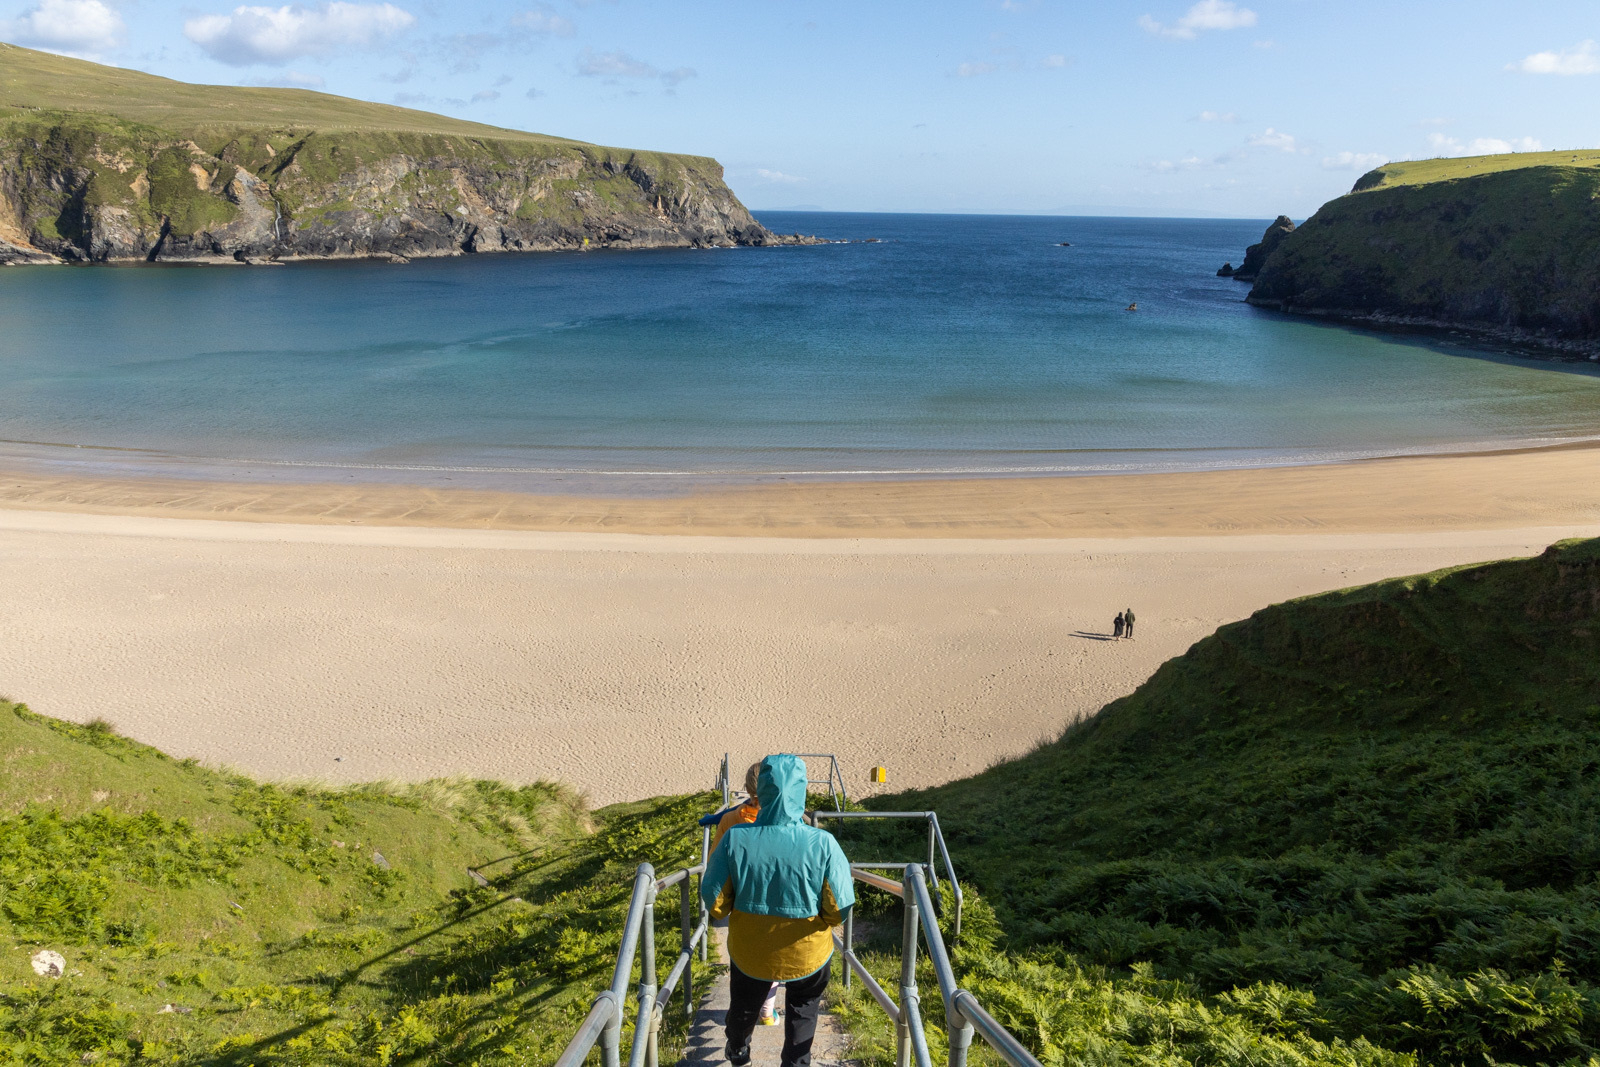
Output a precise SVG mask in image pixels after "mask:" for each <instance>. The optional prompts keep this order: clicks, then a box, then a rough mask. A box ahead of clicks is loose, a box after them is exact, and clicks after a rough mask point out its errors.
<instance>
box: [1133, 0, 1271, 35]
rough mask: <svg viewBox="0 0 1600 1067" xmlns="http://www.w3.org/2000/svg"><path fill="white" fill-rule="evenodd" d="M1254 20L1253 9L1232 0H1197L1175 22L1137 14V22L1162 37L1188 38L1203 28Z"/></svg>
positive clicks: (1237, 26)
mask: <svg viewBox="0 0 1600 1067" xmlns="http://www.w3.org/2000/svg"><path fill="white" fill-rule="evenodd" d="M1255 24H1256V13H1255V12H1254V11H1251V10H1250V9H1249V8H1247V7H1240V6H1239V5H1238V4H1235V3H1234V2H1233V0H1200V2H1199V3H1198V4H1195V5H1194V6H1193V7H1191V8H1190V9H1189V10H1188V11H1186V12H1184V14H1183V17H1182V18H1180V19H1178V21H1177V22H1174V23H1172V24H1171V25H1168V24H1167V23H1164V22H1157V21H1156V20H1155V19H1153V18H1151V17H1150V16H1149V15H1140V16H1139V25H1140V26H1141V27H1142V28H1143V29H1145V30H1147V31H1148V32H1150V33H1154V34H1156V35H1158V36H1161V37H1175V38H1177V39H1179V40H1182V41H1191V40H1193V39H1194V38H1195V37H1196V36H1197V35H1199V34H1200V32H1201V31H1203V30H1239V29H1244V28H1245V27H1246V26H1254V25H1255Z"/></svg>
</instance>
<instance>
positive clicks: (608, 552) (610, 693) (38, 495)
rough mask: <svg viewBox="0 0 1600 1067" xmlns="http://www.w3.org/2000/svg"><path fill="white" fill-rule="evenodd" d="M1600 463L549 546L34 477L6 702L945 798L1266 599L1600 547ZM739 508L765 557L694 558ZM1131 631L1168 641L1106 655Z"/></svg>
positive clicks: (584, 526) (1050, 489)
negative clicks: (1564, 541) (783, 761)
mask: <svg viewBox="0 0 1600 1067" xmlns="http://www.w3.org/2000/svg"><path fill="white" fill-rule="evenodd" d="M1597 459H1600V453H1596V452H1594V451H1593V450H1584V449H1568V450H1557V451H1546V452H1537V453H1522V454H1517V455H1503V454H1502V455H1493V456H1468V457H1450V458H1437V459H1426V460H1410V461H1393V462H1390V463H1387V464H1380V463H1367V464H1353V465H1349V466H1346V467H1338V468H1331V467H1330V468H1299V469H1292V470H1276V471H1253V472H1248V471H1247V472H1227V473H1225V474H1215V475H1185V476H1165V475H1162V476H1148V477H1147V478H1145V479H1143V480H1141V479H1138V478H1082V479H1054V480H1031V481H1026V482H1023V481H1012V482H1002V481H998V480H997V481H988V482H962V483H953V484H944V485H930V484H929V483H908V484H892V485H883V484H875V483H862V484H858V485H854V486H849V485H844V486H837V485H836V486H819V487H809V486H801V487H792V488H787V489H783V490H781V491H780V490H772V491H769V490H765V489H761V490H724V491H722V492H721V493H720V494H714V495H713V496H714V499H715V500H716V501H718V502H720V503H718V504H717V506H716V507H712V506H711V505H706V504H702V503H694V504H691V503H690V502H688V501H687V500H682V499H669V500H636V501H629V500H619V501H601V502H598V503H596V502H586V501H575V502H569V504H570V508H569V512H570V514H569V518H572V521H571V522H569V523H560V522H553V521H552V522H550V523H549V526H550V527H551V528H549V529H545V530H530V529H519V528H516V527H517V525H518V524H519V522H532V521H534V520H533V517H534V516H536V515H546V516H547V517H548V516H549V515H551V514H556V513H555V512H546V511H542V510H540V509H546V508H554V507H556V505H557V504H558V503H559V501H558V500H555V499H553V498H552V499H550V500H542V501H537V502H534V501H527V500H525V501H523V502H522V506H523V508H524V509H525V510H524V511H522V512H517V513H508V512H501V513H500V515H499V517H498V518H497V517H496V516H491V515H482V514H475V515H471V516H468V515H466V514H464V513H462V512H460V511H457V512H455V513H452V514H451V515H450V516H449V517H450V518H453V519H455V520H456V521H454V522H447V521H444V519H443V518H442V517H440V516H439V515H438V514H437V513H435V512H428V511H426V510H424V511H422V512H418V513H413V514H412V515H411V516H409V517H397V516H395V515H393V514H391V513H388V512H384V511H383V510H382V508H380V507H378V506H377V504H374V503H373V499H375V498H376V497H377V496H380V495H381V493H380V490H377V489H373V490H370V491H368V492H370V493H371V494H373V496H372V498H369V499H368V500H367V502H366V503H365V504H363V505H362V507H363V508H365V510H362V511H361V512H360V517H359V519H358V521H357V522H351V521H349V520H350V518H351V516H352V514H353V512H344V513H342V515H341V512H340V511H338V510H337V509H332V508H324V509H323V510H321V511H319V512H317V513H316V515H315V516H311V515H306V514H304V513H295V514H294V515H293V517H294V518H297V519H300V520H302V521H297V522H283V521H276V522H274V521H264V520H266V519H269V518H279V519H281V518H283V517H285V515H284V512H286V511H292V510H293V509H292V508H290V507H289V506H288V505H289V504H291V503H292V502H293V501H294V499H295V498H294V496H293V493H292V492H291V491H290V490H289V489H287V488H283V487H278V489H277V490H276V492H277V493H278V494H279V495H277V496H275V497H272V498H270V499H266V498H257V499H256V500H255V502H254V503H251V504H245V503H244V502H242V501H240V500H238V499H237V498H234V499H232V500H231V502H230V503H228V505H227V506H224V504H223V500H224V497H225V496H226V494H227V493H228V492H229V491H232V490H236V489H238V488H239V487H227V486H204V485H201V486H195V485H190V486H186V487H183V488H182V493H181V494H178V492H177V491H176V490H174V488H173V486H170V485H158V484H150V483H128V484H124V485H120V486H119V485H114V484H113V483H104V484H101V485H86V484H78V485H76V486H72V485H67V484H65V483H61V482H57V483H56V484H55V485H54V486H53V487H52V488H50V489H48V490H47V489H45V488H43V487H42V484H41V483H42V481H43V479H41V483H29V482H26V481H18V480H17V479H15V478H13V479H8V481H7V483H6V484H7V486H8V487H9V488H7V490H6V494H7V497H8V499H7V500H6V501H5V503H4V506H3V507H0V587H3V588H4V589H5V591H6V594H5V604H6V610H5V611H4V612H3V613H0V649H3V653H0V692H3V693H5V694H6V695H7V696H9V697H11V698H13V699H17V700H23V701H26V702H27V703H29V704H30V705H31V706H32V707H33V708H35V709H36V710H38V711H41V712H45V713H47V714H51V715H59V716H62V717H65V718H70V719H78V720H87V719H90V718H94V717H97V716H98V717H103V718H106V719H109V720H111V721H112V722H114V723H115V724H116V725H117V726H118V727H119V728H120V729H121V730H122V731H124V732H125V733H127V734H129V735H131V736H133V737H136V738H138V739H140V740H142V741H146V742H149V743H151V744H154V745H157V746H160V747H161V748H163V749H165V750H166V751H168V752H171V753H172V754H174V755H177V756H193V757H197V758H199V759H201V760H204V761H206V762H209V763H214V764H221V765H228V766H232V767H237V768H239V769H241V770H245V771H248V772H250V773H253V774H258V775H264V776H268V777H273V778H306V779H316V780H321V781H328V782H352V781H362V780H370V779H376V778H406V779H414V778H424V777H433V776H443V775H477V776H488V777H496V778H504V779H508V780H511V781H519V782H521V781H530V780H534V779H559V780H562V781H565V782H568V783H570V784H572V785H574V786H576V787H578V788H580V789H582V790H584V791H585V792H586V793H587V794H588V795H589V797H590V798H591V799H592V801H594V802H595V803H606V802H610V801H616V800H622V799H629V798H636V797H641V796H646V795H651V794H657V793H663V792H668V791H676V790H685V789H691V788H695V787H702V786H705V785H707V784H709V782H710V778H711V775H712V772H713V770H714V767H715V765H716V762H717V760H718V758H719V757H720V756H721V754H722V753H723V752H724V751H731V752H732V753H733V754H734V758H735V760H736V761H743V760H745V759H747V758H751V757H754V756H756V755H759V754H761V753H762V752H765V751H776V750H791V751H792V750H797V749H799V750H805V751H816V752H835V753H837V754H838V755H839V757H840V759H841V760H842V761H843V762H844V765H845V771H846V773H847V775H848V776H849V781H850V784H851V785H852V787H853V788H856V789H862V788H863V787H864V785H865V779H866V771H867V768H868V767H870V766H871V765H873V764H877V763H882V764H884V765H886V766H887V767H888V769H889V776H890V777H889V784H890V787H891V788H898V787H906V786H912V785H921V784H929V783H934V782H939V781H943V780H947V779H949V778H953V777H957V776H960V775H964V774H970V773H972V772H974V771H977V770H981V769H982V768H984V767H986V766H988V765H989V764H991V763H993V762H994V761H996V760H999V759H1002V758H1005V757H1007V756H1011V755H1015V754H1017V753H1019V752H1022V751H1025V750H1026V749H1027V748H1028V747H1030V746H1031V745H1032V744H1034V743H1035V742H1037V741H1038V740H1040V739H1043V738H1049V737H1053V736H1054V735H1056V734H1057V733H1058V732H1059V731H1060V730H1061V729H1062V727H1063V726H1064V725H1066V724H1067V723H1069V722H1071V721H1073V720H1075V719H1077V718H1079V717H1081V716H1084V715H1088V714H1092V713H1093V712H1094V711H1095V710H1097V709H1098V708H1100V707H1101V706H1102V705H1104V704H1105V703H1106V702H1107V701H1108V700H1111V699H1113V698H1115V697H1117V696H1119V695H1122V694H1124V693H1127V692H1129V691H1131V690H1132V689H1134V688H1135V687H1136V686H1137V685H1138V684H1139V683H1140V682H1141V681H1143V680H1144V679H1145V678H1146V677H1148V676H1149V674H1150V673H1151V672H1152V671H1153V670H1154V669H1155V668H1156V667H1157V666H1158V665H1159V664H1160V663H1161V662H1162V661H1164V660H1165V659H1167V658H1169V657H1171V656H1174V655H1177V654H1179V653H1181V652H1182V651H1183V650H1184V649H1186V648H1187V647H1188V646H1189V645H1190V644H1192V643H1193V642H1194V641H1196V640H1198V639H1200V638H1201V637H1204V636H1205V635H1206V634H1208V633H1210V632H1211V631H1212V630H1213V629H1215V628H1216V627H1217V626H1219V625H1221V624H1222V623H1225V622H1228V621H1231V620H1234V619H1238V618H1241V617H1243V616H1246V615H1248V614H1249V613H1250V612H1252V611H1254V610H1256V609H1257V608H1260V607H1262V606H1264V605H1266V604H1269V603H1272V602H1275V601H1280V600H1283V599H1286V598H1289V597H1293V596H1299V595H1303V594H1308V593H1314V592H1318V591H1322V590H1327V589H1334V588H1340V587H1344V586H1349V585H1354V584H1358V583H1362V582H1368V581H1373V580H1376V579H1379V578H1383V577H1388V576H1394V575H1400V574H1407V573H1414V572H1419V571H1425V570H1430V569H1433V568H1437V567H1442V566H1448V565H1453V564H1459V563H1467V562H1472V561H1479V560H1488V559H1496V558H1502V557H1507V556H1513V555H1525V554H1530V553H1533V552H1537V551H1539V550H1540V549H1542V548H1543V547H1544V546H1545V545H1546V544H1548V543H1549V542H1551V541H1553V540H1556V539H1559V538H1561V537H1568V536H1583V535H1589V536H1593V535H1596V534H1600V478H1596V477H1595V475H1596V474H1597V473H1600V461H1597ZM1228 486H1231V487H1232V488H1231V489H1230V490H1229V491H1228V492H1227V493H1224V492H1223V487H1228ZM339 489H340V487H318V488H314V489H311V490H307V491H306V493H305V495H304V496H303V497H302V498H301V504H302V506H309V505H308V504H307V501H306V499H305V497H307V496H309V497H316V496H318V494H323V493H326V494H330V496H329V497H328V499H327V500H324V501H320V502H321V503H329V502H331V501H332V495H333V494H337V492H338V491H339ZM383 491H386V492H391V493H401V494H403V493H404V492H406V491H404V490H392V489H385V490H383ZM410 492H412V493H414V494H418V495H420V494H421V493H422V491H420V490H415V491H410ZM1008 493H1009V494H1010V496H1007V495H1006V494H1008ZM791 494H792V495H791ZM355 495H357V496H359V495H360V494H359V493H357V494H355ZM24 497H25V499H24ZM65 497H71V499H65ZM757 497H764V498H765V499H766V503H765V504H760V503H758V502H756V501H755V500H754V499H753V498H757ZM445 499H446V500H447V503H448V504H453V505H459V504H460V503H461V501H449V500H448V498H445ZM140 501H142V503H141V502H140ZM394 504H395V501H394V500H389V501H388V503H387V505H385V506H390V507H392V506H394ZM51 505H53V506H51ZM279 505H282V506H281V507H280V506H279ZM352 506H353V505H352ZM438 506H439V507H445V506H446V505H444V504H441V505H438ZM601 506H603V507H605V508H610V509H612V510H611V511H609V512H607V513H606V514H607V515H608V516H611V517H612V518H613V519H615V521H616V524H617V525H618V526H621V527H624V528H639V527H645V528H649V529H652V530H659V529H676V530H677V531H678V532H675V533H654V534H648V535H647V534H638V533H616V532H593V531H594V530H595V527H596V525H597V524H600V525H604V521H606V520H605V519H604V517H603V516H601V515H600V514H599V513H598V512H583V513H582V514H581V515H577V513H579V512H582V510H583V509H584V508H590V507H601ZM1052 507H1053V508H1055V509H1056V510H1054V511H1052V510H1050V509H1051V508H1052ZM630 508H633V509H639V510H637V511H635V512H633V513H632V517H631V518H625V517H624V516H625V513H628V509H630ZM719 508H720V509H723V510H718V509H719ZM72 509H75V510H72ZM208 509H209V512H210V514H212V515H217V514H222V515H227V516H228V517H230V518H249V519H253V520H256V521H248V522H238V521H219V520H217V519H216V518H205V519H202V518H197V517H194V516H196V515H198V514H203V513H206V512H207V511H208ZM672 509H677V510H676V511H673V510H672ZM984 509H988V510H987V512H985V510H984ZM119 511H120V512H122V513H120V514H119V513H117V512H119ZM646 513H647V514H646ZM669 513H670V514H671V515H674V516H675V518H674V519H672V521H668V520H667V518H665V517H664V516H666V515H668V514H669ZM574 515H577V517H573V516H574ZM1073 515H1077V516H1079V519H1078V520H1077V521H1076V522H1074V521H1073V520H1072V516H1073ZM734 516H742V517H743V521H744V522H745V523H746V525H744V526H742V527H738V528H737V529H738V530H739V532H741V533H744V534H751V533H761V534H765V535H766V536H761V537H752V536H733V535H730V534H726V533H719V534H714V535H711V534H701V535H686V534H685V533H683V532H682V531H683V530H684V529H693V530H704V529H713V528H714V529H719V530H722V529H727V528H728V527H727V524H728V523H731V522H732V521H733V518H734ZM919 516H924V517H925V518H919ZM341 517H342V519H343V521H341ZM556 517H558V518H559V515H557V516H556ZM312 518H314V519H315V520H316V521H304V520H306V519H312ZM422 518H431V519H432V520H433V521H431V522H428V523H422V522H421V519H422ZM759 520H764V521H759ZM407 522H411V523H413V524H411V525H406V524H405V523H407ZM808 522H809V523H811V524H812V525H811V526H810V527H807V526H806V523H808ZM1113 523H1114V524H1115V525H1111V524H1113ZM674 524H676V525H675V526H674ZM1048 524H1057V525H1048ZM852 525H854V526H862V525H865V526H866V527H868V528H870V529H871V530H872V531H873V532H874V533H876V534H878V536H874V537H855V538H851V537H847V536H845V535H844V532H845V531H846V530H848V529H850V528H852ZM473 526H478V527H500V528H469V527H473ZM563 526H566V527H567V529H566V530H563V529H562V527H563ZM797 529H808V531H809V532H813V533H816V534H818V536H805V537H798V536H792V534H793V533H794V532H795V531H796V530H797ZM1108 529H1109V530H1110V531H1111V532H1112V533H1114V534H1115V535H1114V536H1108V535H1107V531H1108ZM1046 530H1048V531H1050V532H1049V533H1046V532H1045V531H1046ZM574 531H576V532H574ZM888 531H895V534H894V535H890V534H888ZM1002 531H1003V532H1004V535H1002V533H1001V532H1002ZM1285 531H1300V532H1285ZM775 532H777V533H784V534H791V536H775V535H774V534H775ZM912 532H915V533H917V534H919V535H920V536H916V537H912V536H906V534H909V533H912ZM974 533H979V534H982V535H983V536H970V535H971V534H974ZM959 534H966V535H969V536H959ZM1127 606H1132V607H1134V608H1135V610H1136V612H1137V613H1138V617H1139V628H1138V631H1137V634H1136V638H1135V640H1132V641H1122V642H1113V641H1110V640H1108V639H1106V637H1107V634H1108V632H1109V630H1110V622H1111V617H1112V616H1113V615H1114V614H1115V613H1116V612H1117V611H1118V610H1119V609H1120V608H1123V607H1127Z"/></svg>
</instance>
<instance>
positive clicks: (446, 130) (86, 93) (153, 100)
mask: <svg viewBox="0 0 1600 1067" xmlns="http://www.w3.org/2000/svg"><path fill="white" fill-rule="evenodd" d="M3 108H31V109H38V110H44V111H87V112H93V113H96V114H104V115H115V116H117V117H119V118H122V119H127V120H129V121H132V122H138V123H144V124H147V125H151V126H160V127H165V128H167V129H175V130H189V129H195V128H201V127H212V126H233V127H239V128H246V127H252V126H260V127H267V128H271V129H307V128H310V129H320V130H367V131H386V132H412V133H432V134H442V135H450V136H457V137H487V138H493V139H496V140H510V141H536V142H540V143H547V144H581V143H582V142H579V141H573V140H569V139H567V138H563V137H550V136H547V135H545V134H539V133H525V132H523V131H521V130H508V129H502V128H501V127H498V126H486V125H484V124H483V123H479V122H467V121H464V120H462V119H452V118H447V117H445V116H444V115H434V114H431V113H429V112H426V111H413V110H412V109H410V108H403V107H392V106H390V105H388V104H374V103H369V102H367V101H365V100H351V99H348V98H346V97H342V96H332V95H329V94H328V93H317V92H312V91H310V90H308V89H252V88H241V87H238V86H227V85H190V84H188V83H186V82H179V81H172V80H170V79H168V78H158V77H156V76H155V75H153V74H145V73H142V72H140V71H136V70H124V69H121V68H119V67H107V66H102V65H101V64H98V63H89V62H86V61H84V60H81V59H69V58H67V57H65V56H57V55H52V54H50V53H48V52H36V51H34V50H32V49H29V48H19V47H17V46H16V45H10V44H4V43H0V109H3Z"/></svg>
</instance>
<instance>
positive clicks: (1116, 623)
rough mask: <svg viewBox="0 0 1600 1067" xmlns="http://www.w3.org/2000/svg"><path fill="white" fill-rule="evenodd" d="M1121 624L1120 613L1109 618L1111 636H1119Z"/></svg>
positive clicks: (1120, 634)
mask: <svg viewBox="0 0 1600 1067" xmlns="http://www.w3.org/2000/svg"><path fill="white" fill-rule="evenodd" d="M1123 625H1124V624H1123V621H1122V613H1121V612H1118V613H1117V617H1116V618H1114V619H1112V620H1111V636H1112V637H1121V636H1122V627H1123Z"/></svg>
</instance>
